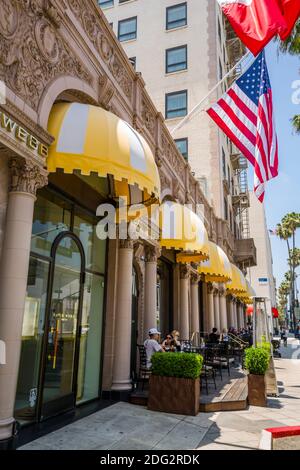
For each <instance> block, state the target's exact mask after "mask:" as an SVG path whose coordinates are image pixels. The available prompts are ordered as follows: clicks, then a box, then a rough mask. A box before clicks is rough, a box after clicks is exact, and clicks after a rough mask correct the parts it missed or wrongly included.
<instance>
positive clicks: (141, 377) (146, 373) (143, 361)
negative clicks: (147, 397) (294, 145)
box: [137, 344, 151, 391]
mask: <svg viewBox="0 0 300 470" xmlns="http://www.w3.org/2000/svg"><path fill="white" fill-rule="evenodd" d="M137 348H138V351H139V372H138V382H139V381H140V382H142V391H144V387H145V382H146V380H149V377H150V375H151V369H148V367H147V354H146V349H145V346H144V345H143V344H138V345H137Z"/></svg>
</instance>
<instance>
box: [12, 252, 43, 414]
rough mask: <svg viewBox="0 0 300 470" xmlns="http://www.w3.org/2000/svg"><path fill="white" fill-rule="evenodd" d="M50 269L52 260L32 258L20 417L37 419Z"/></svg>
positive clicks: (18, 402) (19, 394)
mask: <svg viewBox="0 0 300 470" xmlns="http://www.w3.org/2000/svg"><path fill="white" fill-rule="evenodd" d="M48 271H49V263H48V262H45V261H41V260H37V259H35V258H31V259H30V264H29V273H28V285H27V296H26V301H25V310H24V320H23V329H22V346H21V359H20V368H19V379H18V386H17V394H16V403H15V410H16V416H17V417H18V419H19V420H22V419H24V420H33V419H34V418H35V416H36V404H37V396H38V393H39V390H38V380H39V366H40V357H41V348H42V339H43V334H44V322H45V309H46V298H47V281H48Z"/></svg>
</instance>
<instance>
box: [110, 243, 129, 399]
mask: <svg viewBox="0 0 300 470" xmlns="http://www.w3.org/2000/svg"><path fill="white" fill-rule="evenodd" d="M132 262H133V241H132V240H120V241H119V253H118V278H117V283H118V284H117V296H118V297H117V306H116V317H115V325H116V327H115V351H114V366H113V379H112V390H118V391H120V392H121V391H125V390H126V391H128V390H130V389H131V379H130V354H131V315H132V311H131V307H132Z"/></svg>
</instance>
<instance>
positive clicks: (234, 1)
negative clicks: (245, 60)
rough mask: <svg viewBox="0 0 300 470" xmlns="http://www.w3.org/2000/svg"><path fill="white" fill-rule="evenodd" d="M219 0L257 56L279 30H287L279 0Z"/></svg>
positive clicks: (238, 32) (234, 25)
mask: <svg viewBox="0 0 300 470" xmlns="http://www.w3.org/2000/svg"><path fill="white" fill-rule="evenodd" d="M217 1H218V3H219V4H220V5H221V7H222V10H223V12H224V14H225V15H226V16H227V18H228V20H229V21H230V23H231V26H232V27H233V29H234V30H235V32H236V34H237V35H238V36H239V38H240V39H241V40H242V41H243V43H244V44H245V46H246V47H248V49H250V51H251V52H252V53H253V54H254V55H255V56H256V55H258V53H259V52H260V51H261V50H262V49H263V48H264V47H265V46H266V45H267V44H268V42H269V41H270V40H271V39H272V38H273V37H274V36H275V35H276V34H277V33H278V32H280V33H281V32H282V33H283V32H286V30H287V25H286V22H285V19H284V18H283V16H282V13H281V11H280V8H279V5H278V3H277V0H217ZM296 1H297V2H298V1H299V0H296Z"/></svg>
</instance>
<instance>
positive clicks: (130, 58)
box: [129, 57, 136, 70]
mask: <svg viewBox="0 0 300 470" xmlns="http://www.w3.org/2000/svg"><path fill="white" fill-rule="evenodd" d="M129 62H130V63H131V65H132V67H133V68H134V70H136V57H129Z"/></svg>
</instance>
